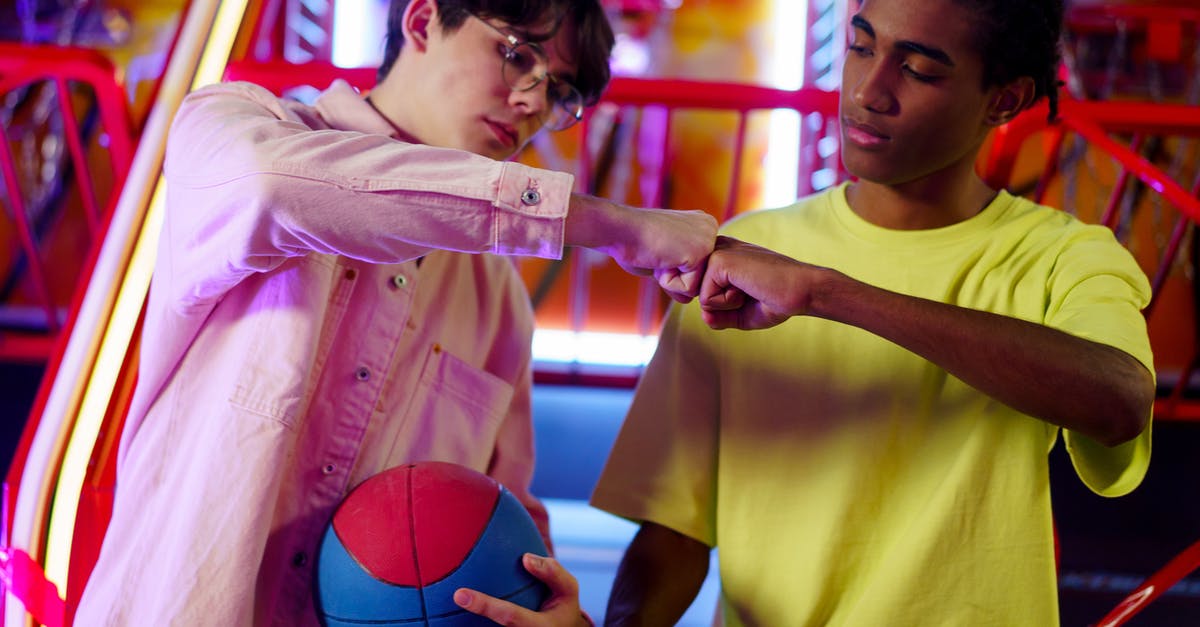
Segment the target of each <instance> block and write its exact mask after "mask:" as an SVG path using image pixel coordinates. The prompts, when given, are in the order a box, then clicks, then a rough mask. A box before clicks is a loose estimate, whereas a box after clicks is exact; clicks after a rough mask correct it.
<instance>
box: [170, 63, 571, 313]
mask: <svg viewBox="0 0 1200 627" xmlns="http://www.w3.org/2000/svg"><path fill="white" fill-rule="evenodd" d="M364 106H365V105H364ZM164 173H165V175H166V179H167V183H168V187H167V191H168V204H169V207H170V210H169V211H168V217H167V225H166V227H165V228H166V230H165V234H166V237H167V238H169V240H170V242H169V250H170V254H172V255H173V256H175V257H176V259H175V263H174V264H173V266H174V267H175V268H186V269H187V270H188V272H189V273H192V274H195V276H189V277H187V278H186V279H185V280H184V281H183V283H184V284H189V285H192V286H193V288H196V290H195V291H194V292H193V293H191V294H190V298H191V299H195V300H205V299H209V298H212V297H214V296H217V295H219V294H220V293H223V292H224V291H225V290H226V289H228V287H229V286H230V285H232V284H234V283H236V282H237V281H239V280H241V278H243V277H244V276H246V275H247V274H249V273H251V272H263V271H267V270H270V269H273V268H275V267H277V266H278V265H279V264H280V263H282V262H283V261H284V260H285V259H286V258H288V257H292V256H299V255H304V254H307V253H309V252H317V253H325V254H339V255H345V256H348V257H352V258H356V259H361V260H363V261H368V262H373V263H395V262H400V261H406V260H409V259H413V258H416V257H419V256H421V255H424V254H426V253H428V252H429V251H431V250H435V249H441V250H452V251H458V252H466V253H485V252H486V253H496V254H502V255H530V256H539V257H547V258H557V257H560V256H561V255H562V247H563V229H564V222H565V218H566V214H567V206H568V202H569V199H570V193H571V188H572V185H573V183H574V181H573V177H572V176H571V175H570V174H566V173H561V172H552V171H547V170H542V169H537V168H532V167H529V166H526V165H523V164H520V163H515V162H501V161H495V160H492V159H488V158H486V157H482V156H479V155H475V154H473V153H469V152H465V151H461V150H453V149H446V148H436V147H431V146H424V145H420V144H410V143H405V142H401V141H397V140H395V139H392V138H390V137H387V136H384V135H379V134H372V133H364V132H356V131H352V130H337V129H330V128H323V127H322V121H321V120H320V118H319V117H318V116H316V115H315V114H314V113H313V112H312V111H311V110H310V109H305V108H303V107H301V106H299V105H297V106H292V105H289V104H288V103H286V102H285V101H281V100H279V99H277V98H275V97H274V96H273V95H271V94H270V93H269V92H267V91H266V90H265V89H263V88H261V87H258V86H255V85H251V84H246V83H229V84H222V85H215V86H212V87H209V88H205V89H202V90H199V91H197V92H195V93H193V94H191V95H189V96H188V97H187V98H186V99H185V101H184V103H183V104H182V105H181V107H180V109H179V112H178V114H177V116H176V118H175V120H174V123H173V125H172V129H171V133H170V136H169V141H168V145H167V153H166V161H165V165H164ZM180 278H183V277H180Z"/></svg>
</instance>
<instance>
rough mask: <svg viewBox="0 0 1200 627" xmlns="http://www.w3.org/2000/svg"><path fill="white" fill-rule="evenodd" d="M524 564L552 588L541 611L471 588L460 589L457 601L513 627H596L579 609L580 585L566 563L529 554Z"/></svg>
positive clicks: (475, 611)
mask: <svg viewBox="0 0 1200 627" xmlns="http://www.w3.org/2000/svg"><path fill="white" fill-rule="evenodd" d="M522 563H523V564H524V565H525V569H526V570H528V571H529V572H530V574H532V575H533V576H535V577H537V578H538V579H540V580H541V581H542V583H544V584H546V587H547V588H549V589H550V596H549V598H547V599H546V602H545V603H543V604H542V608H541V611H540V612H534V611H531V610H528V609H526V608H524V607H521V606H520V605H516V604H514V603H509V602H508V601H504V600H501V599H497V598H496V597H493V596H489V595H486V594H482V593H480V592H476V591H474V590H470V589H467V588H460V589H459V590H457V591H456V592H455V593H454V602H455V603H457V604H458V605H459V606H460V607H462V608H464V609H466V610H469V611H471V612H474V613H476V614H479V615H481V616H486V617H488V618H490V619H492V620H493V621H496V622H497V623H499V624H501V625H509V626H511V627H535V626H546V627H567V626H574V625H580V626H590V625H592V621H591V620H590V619H589V618H588V617H587V616H586V615H585V614H584V613H583V611H582V610H581V609H580V607H579V583H578V582H577V581H576V580H575V577H573V576H572V575H571V573H569V572H567V569H565V568H563V566H562V564H559V563H558V561H557V560H555V559H553V558H550V557H540V556H537V555H533V554H532V553H526V554H525V556H524V559H523V560H522Z"/></svg>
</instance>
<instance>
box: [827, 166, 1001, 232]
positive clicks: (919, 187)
mask: <svg viewBox="0 0 1200 627" xmlns="http://www.w3.org/2000/svg"><path fill="white" fill-rule="evenodd" d="M996 194H997V192H996V190H994V189H992V188H990V187H988V186H987V185H986V184H985V183H984V182H983V180H982V179H980V178H979V177H978V176H974V175H972V176H970V177H967V178H964V179H960V181H958V182H957V184H949V185H948V184H947V181H944V180H943V181H918V182H912V183H907V184H902V185H884V184H880V183H873V182H870V181H857V182H855V183H853V184H851V185H850V187H849V189H847V190H846V201H847V202H848V203H849V204H850V208H851V209H852V210H853V211H854V212H855V213H857V214H858V215H859V216H860V217H861V218H863V219H864V220H866V221H868V222H870V223H872V224H875V225H877V226H881V227H883V228H888V229H896V230H906V231H907V230H924V229H936V228H941V227H944V226H950V225H951V224H957V223H959V222H962V221H964V220H968V219H970V218H972V217H974V216H975V215H976V214H978V213H979V212H980V211H983V209H984V208H985V207H987V206H988V204H990V203H991V202H992V200H994V199H995V198H996Z"/></svg>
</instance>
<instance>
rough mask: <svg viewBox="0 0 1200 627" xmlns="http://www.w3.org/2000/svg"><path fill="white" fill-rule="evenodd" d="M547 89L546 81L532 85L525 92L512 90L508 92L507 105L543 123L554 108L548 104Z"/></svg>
mask: <svg viewBox="0 0 1200 627" xmlns="http://www.w3.org/2000/svg"><path fill="white" fill-rule="evenodd" d="M547 89H548V88H547V86H546V81H542V82H540V83H538V84H537V85H534V86H533V89H527V90H525V91H519V90H516V89H514V90H512V91H511V92H509V96H508V104H509V105H510V106H512V107H515V108H516V109H517V110H518V111H520V112H521V113H522V114H524V115H532V116H534V117H536V118H537V119H538V121H539V122H540V121H544V120H546V119H547V118H548V117H549V116H550V109H551V107H553V106H554V105H553V104H551V103H550V98H549V94H548V92H547Z"/></svg>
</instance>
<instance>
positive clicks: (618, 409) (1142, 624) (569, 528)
mask: <svg viewBox="0 0 1200 627" xmlns="http://www.w3.org/2000/svg"><path fill="white" fill-rule="evenodd" d="M39 377H40V370H39V369H37V368H34V367H29V366H11V365H0V462H2V463H3V468H5V469H7V467H8V464H9V460H10V458H11V455H12V451H13V449H14V448H15V447H16V443H17V439H18V438H19V436H20V430H21V427H22V425H23V423H24V420H25V416H26V415H27V413H28V411H29V406H30V404H31V403H32V399H33V395H34V394H35V392H36V389H37V384H38V379H39ZM631 394H632V392H631V391H630V390H628V389H622V388H583V387H572V386H557V385H539V386H537V388H536V389H535V391H534V420H535V423H536V429H537V438H538V440H537V455H538V471H537V473H536V475H535V477H534V485H533V487H534V492H535V493H537V494H538V495H540V496H542V497H543V498H545V499H547V502H548V504H549V506H550V508H551V516H552V520H554V521H555V532H554V533H555V542H556V544H557V545H558V549H559V551H560V557H561V558H562V559H563V561H564V563H566V564H567V565H568V567H569V568H571V570H572V571H573V572H575V573H576V574H577V575H578V577H579V579H580V584H581V589H582V590H583V594H584V598H583V602H584V606H585V608H586V609H588V610H589V612H591V613H592V615H593V616H594V617H596V618H598V619H600V618H602V616H603V605H604V602H605V600H606V599H607V594H608V586H609V585H610V584H611V581H612V574H613V571H614V570H615V567H616V563H617V561H618V560H619V559H620V553H621V550H622V548H623V546H624V543H625V542H627V541H628V538H629V537H630V536H631V534H632V532H633V527H632V525H630V524H629V523H627V522H625V521H621V520H619V519H616V518H613V517H611V516H608V515H607V514H603V513H601V512H598V511H597V510H594V509H592V508H590V507H588V506H587V505H586V503H585V502H584V501H585V500H586V498H587V496H588V493H589V492H590V490H591V486H592V485H593V483H594V482H595V479H596V477H597V476H598V474H599V472H600V468H601V467H602V465H603V463H604V457H605V455H606V454H607V451H608V449H609V447H610V446H611V444H612V441H613V438H615V437H616V433H617V430H618V428H619V427H620V422H621V419H622V417H623V415H624V411H625V409H626V408H627V407H628V404H629V399H630V398H631ZM1051 484H1052V489H1053V494H1054V499H1055V519H1056V523H1057V525H1058V532H1059V541H1060V543H1061V549H1062V554H1061V568H1060V572H1061V575H1060V590H1061V605H1062V623H1063V625H1064V627H1077V626H1078V627H1084V626H1087V625H1091V624H1093V623H1095V622H1096V621H1098V620H1099V619H1100V618H1102V617H1103V616H1104V615H1105V614H1106V613H1108V611H1109V610H1111V609H1112V608H1113V607H1114V606H1116V604H1117V603H1118V602H1119V601H1120V600H1121V599H1122V598H1123V597H1124V596H1125V595H1126V594H1128V592H1130V591H1131V590H1132V589H1133V588H1135V587H1136V586H1137V585H1138V584H1140V583H1141V581H1142V579H1143V578H1145V577H1146V576H1148V575H1149V574H1151V573H1153V572H1154V571H1156V570H1157V569H1159V568H1161V567H1162V566H1163V565H1164V564H1166V563H1167V562H1168V561H1169V560H1170V559H1171V558H1173V557H1174V556H1176V555H1177V554H1178V553H1179V552H1180V551H1182V550H1183V549H1185V548H1186V547H1188V546H1189V545H1191V544H1192V543H1194V542H1196V541H1197V540H1200V423H1182V422H1162V423H1159V424H1156V425H1155V432H1154V458H1153V463H1152V464H1151V466H1150V471H1149V473H1148V474H1147V476H1146V479H1145V481H1144V482H1143V484H1142V485H1141V486H1140V487H1139V488H1138V489H1137V490H1135V491H1134V492H1133V493H1132V494H1130V495H1128V496H1125V497H1122V498H1119V499H1105V498H1102V497H1098V496H1096V495H1094V494H1092V493H1091V492H1089V491H1088V490H1087V489H1086V488H1085V487H1084V486H1083V484H1082V483H1081V482H1080V481H1079V480H1078V478H1076V476H1075V474H1074V471H1073V470H1072V469H1071V466H1070V461H1069V460H1068V459H1067V456H1066V454H1065V452H1063V450H1062V447H1061V446H1059V447H1057V448H1056V449H1055V451H1054V452H1053V453H1052V454H1051ZM716 594H717V586H716V582H715V579H714V580H712V581H710V582H709V583H708V584H706V586H705V589H704V591H703V592H702V595H701V598H700V599H698V600H697V604H696V605H695V606H693V608H692V610H691V611H689V614H688V616H686V617H685V621H684V623H682V624H686V625H696V626H697V627H699V626H702V625H707V624H708V623H709V618H710V616H711V611H712V609H711V608H712V606H713V603H715V599H716ZM1128 625H1130V626H1131V627H1158V626H1163V627H1167V626H1176V625H1181V626H1182V625H1200V573H1193V574H1192V575H1191V576H1190V577H1189V578H1188V579H1185V580H1184V581H1183V582H1182V583H1180V584H1179V585H1177V586H1175V587H1174V588H1172V589H1171V590H1169V591H1167V592H1166V593H1165V594H1164V596H1163V597H1162V598H1160V599H1159V600H1157V601H1155V602H1154V603H1152V604H1151V605H1150V606H1149V607H1148V608H1147V609H1146V610H1144V611H1143V612H1142V613H1141V614H1139V615H1138V616H1137V617H1136V618H1134V619H1133V620H1131V621H1130V622H1129V623H1128Z"/></svg>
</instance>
